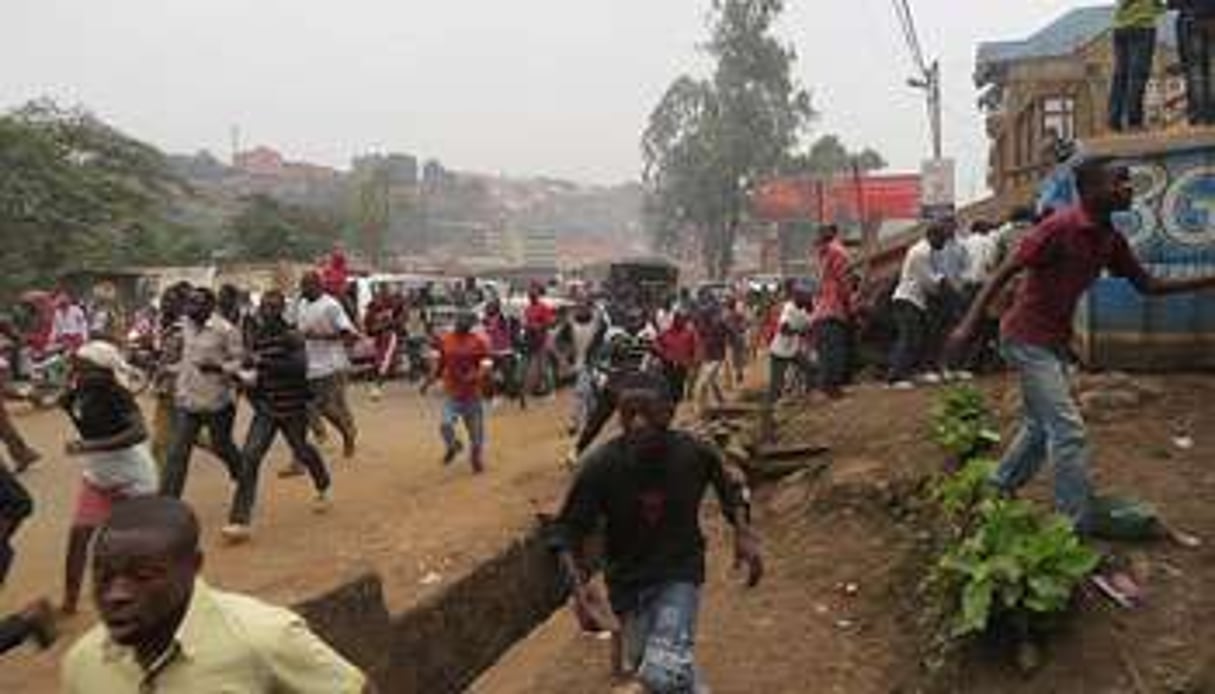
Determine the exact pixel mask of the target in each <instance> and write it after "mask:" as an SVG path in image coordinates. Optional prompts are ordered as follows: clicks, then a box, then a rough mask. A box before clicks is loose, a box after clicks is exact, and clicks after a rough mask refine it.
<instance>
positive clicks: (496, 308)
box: [485, 299, 502, 318]
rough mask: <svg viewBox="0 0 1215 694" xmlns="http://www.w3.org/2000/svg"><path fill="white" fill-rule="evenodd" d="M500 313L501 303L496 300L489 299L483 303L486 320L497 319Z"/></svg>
mask: <svg viewBox="0 0 1215 694" xmlns="http://www.w3.org/2000/svg"><path fill="white" fill-rule="evenodd" d="M501 313H502V302H501V301H498V300H497V299H490V300H489V301H487V302H485V316H486V317H487V318H497V317H498V315H500V314H501Z"/></svg>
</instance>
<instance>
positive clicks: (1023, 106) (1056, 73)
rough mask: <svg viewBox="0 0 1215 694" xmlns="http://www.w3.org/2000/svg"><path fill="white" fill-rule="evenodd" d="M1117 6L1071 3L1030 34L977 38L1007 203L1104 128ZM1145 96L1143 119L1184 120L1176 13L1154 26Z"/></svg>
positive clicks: (993, 163)
mask: <svg viewBox="0 0 1215 694" xmlns="http://www.w3.org/2000/svg"><path fill="white" fill-rule="evenodd" d="M1113 16H1114V8H1113V6H1101V7H1082V8H1077V9H1074V10H1071V11H1069V12H1067V13H1066V14H1064V15H1063V16H1061V17H1059V18H1058V19H1056V20H1055V21H1054V22H1051V23H1050V24H1049V25H1047V26H1046V27H1044V28H1042V29H1041V30H1039V31H1037V32H1036V33H1034V34H1033V35H1032V36H1030V37H1028V38H1025V39H1020V40H1014V41H996V42H989V43H983V44H980V45H979V49H978V56H977V59H976V63H975V85H976V87H978V88H979V89H980V90H981V96H980V98H979V105H980V107H981V108H982V109H983V110H984V112H985V113H986V118H987V123H986V125H987V133H988V135H989V137H990V138H991V152H990V158H989V164H988V184H989V186H990V187H991V189H992V191H993V192H994V193H995V194H996V196H997V198H998V199H999V200H1000V201H1001V202H1002V203H1004V205H1005V206H1008V205H1014V204H1017V203H1023V202H1027V201H1029V200H1030V199H1032V197H1033V191H1034V186H1036V185H1037V183H1038V182H1039V181H1040V180H1041V179H1042V177H1043V176H1044V175H1045V174H1047V173H1048V172H1049V171H1050V170H1051V169H1052V168H1053V167H1054V166H1055V165H1056V164H1057V163H1058V154H1059V153H1060V152H1061V151H1066V149H1067V146H1068V144H1069V143H1071V142H1074V141H1077V140H1088V139H1091V138H1094V137H1100V136H1102V135H1105V134H1106V131H1107V121H1108V102H1109V87H1110V78H1111V74H1112V72H1113V63H1114V60H1113V48H1112V44H1113V41H1112V37H1111V33H1112V31H1113V29H1112V22H1113ZM1157 37H1158V38H1157V42H1158V45H1157V50H1156V60H1155V63H1154V65H1153V69H1152V78H1151V81H1150V82H1149V85H1148V95H1147V97H1146V98H1145V111H1146V119H1147V122H1146V126H1147V128H1149V129H1164V128H1168V127H1170V126H1172V125H1174V124H1176V123H1179V122H1180V121H1181V120H1182V116H1183V112H1184V109H1185V103H1184V101H1185V99H1184V93H1185V87H1184V84H1183V82H1182V80H1181V78H1180V77H1178V76H1177V75H1176V74H1175V70H1174V66H1175V65H1176V64H1177V62H1178V61H1177V49H1176V32H1175V29H1174V22H1173V19H1172V17H1170V16H1165V17H1163V18H1162V19H1161V22H1160V23H1159V25H1158V27H1157Z"/></svg>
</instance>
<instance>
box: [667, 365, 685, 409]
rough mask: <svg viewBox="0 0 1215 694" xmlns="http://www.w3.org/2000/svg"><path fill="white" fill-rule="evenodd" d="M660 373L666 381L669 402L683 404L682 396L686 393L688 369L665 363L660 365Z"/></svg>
mask: <svg viewBox="0 0 1215 694" xmlns="http://www.w3.org/2000/svg"><path fill="white" fill-rule="evenodd" d="M662 372H663V375H664V376H666V379H667V389H668V390H669V391H670V395H671V402H673V403H675V404H676V405H678V404H679V403H681V402H683V398H684V395H685V394H687V392H688V367H686V366H679V365H678V364H672V363H670V362H667V363H665V364H663V365H662Z"/></svg>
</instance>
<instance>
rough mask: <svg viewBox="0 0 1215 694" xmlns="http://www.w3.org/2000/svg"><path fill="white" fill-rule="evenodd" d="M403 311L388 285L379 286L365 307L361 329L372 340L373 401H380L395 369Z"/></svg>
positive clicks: (397, 296)
mask: <svg viewBox="0 0 1215 694" xmlns="http://www.w3.org/2000/svg"><path fill="white" fill-rule="evenodd" d="M403 308H404V307H403V306H402V301H401V297H400V295H399V294H397V293H396V292H395V291H394V290H393V288H392V287H391V286H390V285H388V284H381V285H379V286H378V287H377V288H376V292H375V296H374V297H372V299H371V302H370V303H368V304H367V310H366V312H365V316H364V319H363V323H364V325H363V328H364V330H366V331H367V334H368V335H370V336H371V337H372V338H374V339H375V388H374V390H372V391H371V399H372V400H379V399H380V398H381V397H382V396H383V394H384V390H383V389H384V382H385V381H387V380H388V379H389V378H390V377H391V376H392V372H393V371H395V370H396V366H397V345H398V344H399V342H400V332H401V314H402V312H403Z"/></svg>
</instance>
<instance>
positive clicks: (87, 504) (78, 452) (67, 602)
mask: <svg viewBox="0 0 1215 694" xmlns="http://www.w3.org/2000/svg"><path fill="white" fill-rule="evenodd" d="M72 366H73V380H72V386H71V389H70V390H69V391H68V392H67V394H66V395H64V398H63V407H64V409H65V410H66V411H67V415H68V417H69V418H71V420H72V424H74V425H75V426H76V431H77V432H78V433H79V434H80V438H79V439H78V440H74V441H68V443H67V446H66V451H67V454H68V455H70V456H73V457H75V458H78V459H79V460H80V462H81V465H82V469H81V473H82V476H81V484H80V494H79V495H78V496H77V498H76V513H75V516H74V517H73V519H72V527H71V530H70V531H69V534H68V550H67V558H66V560H65V566H64V584H63V604H62V611H63V613H64V614H65V615H71V614H75V612H76V605H77V602H78V601H79V599H80V586H81V583H82V582H83V579H84V568H85V562H86V560H87V558H88V547H89V541H90V540H92V538H93V533H94V532H95V531H96V529H97V527H98V526H100V525H101V524H102V523H104V522H105V521H106V520H107V519H109V517H110V509H111V508H112V507H113V505H114V504H115V503H119V502H121V501H122V500H124V499H129V498H131V497H133V496H142V495H148V494H155V493H156V490H157V488H158V486H159V480H158V479H157V474H156V465H155V463H154V462H153V461H152V455H151V453H150V451H149V449H148V443H147V441H148V434H147V429H146V428H145V426H144V422H143V415H142V414H141V413H140V411H139V406H138V405H137V404H136V403H135V398H134V397H133V396H132V395H131V392H130V390H129V389H128V387H127V384H128V383H129V377H130V376H131V374H132V373H133V372H132V367H131V366H130V365H129V364H127V362H126V361H125V360H124V359H123V358H122V354H121V353H120V352H119V351H118V348H116V347H115V346H114V345H111V344H109V343H108V342H100V341H93V342H87V343H85V344H84V345H83V346H82V347H81V348H80V349H79V350H77V351H76V353H75V355H73V359H72Z"/></svg>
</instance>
